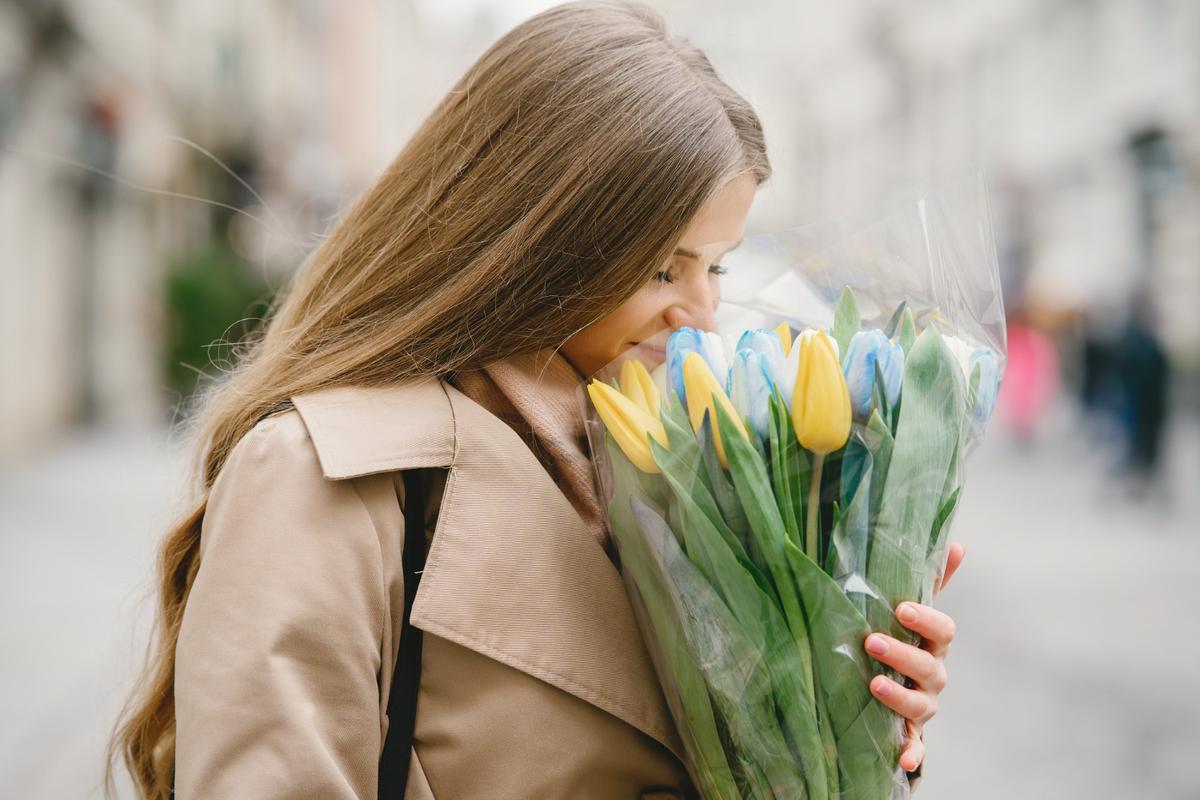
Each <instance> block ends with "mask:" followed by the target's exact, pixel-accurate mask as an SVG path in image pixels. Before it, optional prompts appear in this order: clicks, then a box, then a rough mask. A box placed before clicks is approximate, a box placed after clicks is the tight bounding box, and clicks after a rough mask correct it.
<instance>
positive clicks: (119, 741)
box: [107, 0, 770, 798]
mask: <svg viewBox="0 0 1200 800" xmlns="http://www.w3.org/2000/svg"><path fill="white" fill-rule="evenodd" d="M745 173H750V174H752V175H753V176H754V177H755V179H756V181H757V182H758V183H759V184H761V183H762V182H764V181H766V180H767V178H768V177H769V175H770V165H769V163H768V160H767V155H766V149H765V143H764V140H763V133H762V127H761V124H760V123H759V119H758V117H757V115H756V114H755V112H754V110H753V109H752V108H751V106H750V105H749V103H747V102H746V100H745V99H744V98H742V97H741V96H740V95H739V94H738V93H737V92H735V91H734V90H733V89H731V88H730V87H729V86H728V85H726V84H725V83H724V82H723V81H722V80H721V79H720V78H719V77H718V76H717V74H716V72H715V70H714V69H713V67H712V65H711V64H710V63H709V61H708V59H707V57H706V56H705V55H704V54H703V53H702V52H701V51H700V50H699V49H697V48H696V47H695V46H693V45H692V44H690V43H689V42H687V41H686V40H684V39H681V38H678V37H675V36H673V35H671V34H669V33H668V32H667V31H666V29H665V26H664V21H663V18H662V16H661V15H660V14H659V13H658V12H657V11H655V10H653V9H651V8H649V7H647V6H645V5H642V4H640V3H637V2H632V1H631V0H630V1H622V0H593V1H590V2H569V3H564V4H562V5H559V6H556V7H554V8H551V9H549V10H547V11H545V12H543V13H541V14H538V15H536V16H534V17H532V18H530V19H528V20H527V21H525V22H523V23H522V24H520V25H518V26H517V27H516V28H514V29H513V30H512V31H510V32H509V33H507V34H506V35H504V36H503V37H501V38H500V39H499V40H498V41H496V42H495V43H494V44H493V45H492V46H491V47H490V48H489V49H488V50H487V51H486V52H485V53H483V55H482V56H480V57H479V59H478V60H477V61H476V62H475V63H474V64H473V65H472V66H471V67H470V68H469V69H468V70H467V72H466V74H465V75H463V77H462V78H461V79H460V80H459V81H458V82H457V83H456V84H455V86H454V87H453V88H452V89H451V91H450V92H449V93H448V94H447V95H446V97H445V98H444V99H443V100H442V101H441V102H440V103H439V104H438V105H437V107H436V108H435V109H434V110H433V112H432V113H431V114H430V115H429V117H428V118H427V119H426V120H425V121H424V123H423V124H422V125H421V126H420V128H419V129H418V130H417V131H416V133H415V134H414V135H413V136H412V138H411V140H410V141H409V142H408V143H407V144H406V145H405V146H404V148H403V149H402V150H401V151H400V152H399V154H398V155H397V156H396V157H395V159H394V160H393V161H392V162H391V164H389V165H388V167H387V168H386V169H385V170H384V172H383V173H382V175H380V176H379V177H378V179H377V180H376V181H375V182H374V183H373V184H372V185H370V186H369V187H368V188H367V189H366V190H365V191H364V192H363V193H362V195H361V196H360V197H359V198H358V199H357V200H356V202H354V204H353V205H352V206H351V207H350V208H349V210H348V211H347V212H346V213H345V215H344V216H343V217H342V218H341V220H340V221H339V222H338V224H337V226H336V227H335V228H334V229H333V231H332V233H330V235H329V236H328V237H327V238H325V239H324V240H323V241H322V242H321V244H320V246H319V247H317V248H316V249H315V250H314V251H313V252H312V254H311V255H310V256H309V257H308V259H307V261H306V263H305V264H304V265H303V267H302V268H301V269H300V270H299V271H298V272H297V274H296V276H295V277H294V279H293V280H292V282H291V284H290V286H289V287H287V288H286V291H284V292H282V293H281V294H280V296H279V297H277V298H276V299H275V301H274V302H273V303H272V306H271V308H270V309H269V310H268V312H267V314H266V318H267V319H268V320H269V322H268V323H267V324H266V325H265V327H264V328H262V330H261V331H260V332H259V333H256V334H255V335H254V336H253V337H251V338H250V339H249V340H247V341H246V342H243V343H242V348H241V349H242V351H243V352H242V357H241V359H240V361H239V363H238V364H237V365H236V367H234V368H233V369H232V370H231V371H230V372H229V373H228V374H226V375H225V376H223V377H222V378H221V379H220V380H217V381H214V382H213V383H212V384H210V385H208V386H207V387H205V389H204V391H203V392H202V393H201V395H200V401H199V402H198V404H197V406H196V410H195V411H194V412H193V417H192V420H191V422H190V426H191V428H192V435H193V436H194V441H195V458H196V464H195V474H196V478H197V486H198V493H199V495H200V497H199V500H198V502H197V503H196V505H195V507H194V508H193V509H192V510H191V511H190V512H189V513H187V514H185V515H184V517H183V519H182V520H180V521H179V522H178V523H177V524H176V525H175V526H174V527H173V528H171V529H170V530H169V531H168V532H167V534H166V537H165V539H164V540H163V542H162V545H161V550H160V553H159V557H158V571H159V585H158V591H159V605H158V619H157V625H156V630H155V637H154V640H153V642H152V643H151V646H150V650H149V653H148V659H147V666H146V671H145V674H144V675H143V679H142V681H141V682H140V683H139V687H138V691H137V692H136V693H135V694H134V696H133V697H131V698H130V700H129V703H128V704H127V706H126V709H125V711H124V713H123V714H122V717H121V719H120V720H118V726H117V728H116V730H115V733H114V735H113V738H112V741H111V742H110V745H109V758H108V772H107V776H108V786H109V788H110V790H111V787H112V785H113V781H112V776H113V769H114V764H115V762H116V761H117V759H118V758H119V757H120V758H123V759H124V762H125V765H126V766H127V767H128V769H129V772H130V774H131V776H132V778H133V781H134V783H135V785H136V786H137V788H138V790H139V792H140V793H141V795H142V796H144V797H151V798H167V797H169V796H170V792H171V785H172V779H173V770H174V763H175V706H174V680H175V645H176V641H177V640H178V636H179V628H180V622H181V620H182V617H183V610H184V605H185V603H186V602H187V597H188V591H189V589H190V587H191V585H192V582H193V580H194V578H195V576H196V571H197V569H198V568H199V566H200V564H199V559H198V557H197V554H198V551H199V545H200V530H201V523H202V521H203V519H204V513H205V507H206V503H207V498H208V491H209V489H210V487H211V486H212V485H213V482H214V480H215V479H216V477H217V474H218V473H219V472H220V470H221V467H222V465H223V464H224V462H225V459H226V457H227V455H228V454H229V452H230V450H231V449H232V448H233V446H234V444H235V443H236V442H237V441H238V440H239V439H240V438H241V437H242V436H243V435H244V434H245V433H246V432H247V431H249V430H250V429H251V428H252V427H254V425H255V424H256V423H258V422H259V421H260V420H262V419H263V418H264V417H266V416H269V415H271V414H274V413H277V412H281V411H284V410H287V409H288V408H290V407H291V402H290V400H289V398H291V397H292V396H294V395H297V394H302V393H304V392H308V391H312V390H314V389H319V388H322V387H327V386H332V385H337V384H356V385H367V386H381V385H385V384H394V383H398V382H403V381H406V380H409V379H412V378H415V377H419V376H428V375H447V374H451V373H454V372H456V371H459V370H464V369H471V368H475V367H478V366H481V365H483V364H485V363H487V362H489V361H491V360H494V359H499V358H505V357H508V356H511V355H516V354H520V353H524V352H530V351H533V350H538V349H541V348H544V347H552V346H558V345H560V344H561V343H563V342H564V341H566V340H567V339H569V338H570V337H571V336H572V335H573V334H575V333H577V332H578V331H580V330H582V329H583V328H585V327H587V326H588V325H590V324H592V323H594V322H596V321H598V320H600V319H601V318H602V317H604V316H606V315H607V314H609V313H610V312H611V311H613V310H614V309H615V308H616V307H617V306H619V305H620V304H621V303H622V302H624V301H625V300H626V299H627V298H629V297H630V296H631V295H632V294H633V293H634V292H635V291H637V289H638V288H639V287H641V286H643V285H644V284H646V282H647V281H649V280H650V279H651V278H652V277H653V274H654V272H655V271H656V270H658V269H659V268H660V265H661V264H662V263H664V262H665V261H666V260H667V259H668V258H669V257H670V255H671V253H672V251H673V249H674V247H675V245H676V244H677V243H678V241H679V240H680V238H681V237H682V236H683V232H684V230H685V228H686V226H687V224H688V222H689V220H690V219H691V218H692V217H693V216H694V215H695V214H696V212H697V211H698V210H699V209H700V208H701V206H702V205H703V204H704V203H705V201H706V200H707V199H708V198H709V197H710V196H711V195H712V194H713V193H714V192H715V191H716V190H717V189H718V188H719V187H720V186H721V185H722V184H723V183H724V182H725V181H726V180H728V179H729V178H731V177H733V176H735V175H739V174H745Z"/></svg>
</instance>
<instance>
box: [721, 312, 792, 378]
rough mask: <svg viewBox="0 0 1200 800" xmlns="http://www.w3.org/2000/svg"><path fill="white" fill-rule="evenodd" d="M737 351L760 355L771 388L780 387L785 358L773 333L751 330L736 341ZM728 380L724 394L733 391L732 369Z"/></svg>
mask: <svg viewBox="0 0 1200 800" xmlns="http://www.w3.org/2000/svg"><path fill="white" fill-rule="evenodd" d="M737 350H739V351H740V350H751V351H753V352H755V353H761V354H762V355H763V356H764V358H763V367H764V368H765V369H766V370H767V377H768V378H770V380H771V386H773V387H774V386H781V384H780V381H781V379H782V377H783V362H784V360H785V356H784V354H783V344H781V343H780V341H779V337H778V336H776V335H775V332H774V331H768V330H764V329H763V328H751V329H750V330H748V331H746V332H745V333H743V334H742V335H741V337H740V338H739V339H738V343H737ZM729 379H730V385H729V386H727V387H725V391H726V392H730V391H732V390H733V370H732V369H730V371H729ZM780 391H782V389H780Z"/></svg>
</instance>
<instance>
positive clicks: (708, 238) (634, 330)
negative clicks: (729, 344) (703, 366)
mask: <svg viewBox="0 0 1200 800" xmlns="http://www.w3.org/2000/svg"><path fill="white" fill-rule="evenodd" d="M757 188H758V184H757V183H756V182H755V180H754V176H753V175H739V176H738V177H736V178H733V179H732V180H730V181H728V182H726V183H725V185H724V186H723V187H722V188H721V189H719V190H718V191H717V193H716V194H715V195H713V197H712V198H711V199H710V200H709V202H708V203H707V204H706V205H705V206H704V207H703V208H701V209H700V211H699V212H698V213H697V214H696V216H695V218H694V219H693V220H692V223H691V224H690V225H689V226H688V229H687V231H685V232H684V235H683V238H682V239H680V240H679V246H678V249H676V251H675V255H674V256H672V258H671V260H670V262H669V263H668V264H664V265H663V268H662V271H661V272H659V273H658V274H657V275H656V276H655V277H654V278H653V279H651V281H650V283H648V284H647V285H645V286H643V287H641V288H640V289H638V291H637V293H636V294H634V295H633V297H630V298H629V299H628V300H626V301H625V302H624V303H623V304H622V305H621V306H619V307H618V308H617V309H616V310H615V311H613V312H612V313H611V314H609V315H608V316H606V317H604V318H603V319H601V320H600V321H599V322H595V323H593V324H592V325H589V326H588V327H587V328H584V329H583V330H582V331H580V332H579V333H577V334H575V335H574V336H572V337H571V338H570V339H568V340H567V341H566V342H565V343H564V344H563V346H562V348H561V352H562V354H563V355H564V356H565V357H566V358H567V360H569V361H570V362H571V363H572V364H574V365H575V368H576V369H577V370H579V371H580V372H581V373H582V374H583V375H585V376H591V375H592V374H594V373H595V372H596V371H597V370H599V369H600V368H601V367H603V366H605V365H606V364H608V363H610V362H612V361H614V360H616V358H617V357H618V356H620V355H621V354H622V353H624V352H625V351H626V350H628V349H629V348H630V347H632V346H633V345H636V344H640V345H641V348H640V351H639V354H645V356H646V358H647V359H650V360H655V361H656V363H657V362H660V361H661V360H662V359H663V358H664V355H663V351H664V350H665V348H666V344H667V338H668V337H669V336H670V335H671V332H672V331H674V330H675V329H676V328H682V327H684V326H689V327H692V328H700V329H701V330H706V331H713V330H716V314H715V312H716V310H717V306H718V305H719V304H720V302H721V283H720V277H719V275H720V273H721V271H722V270H721V267H720V258H721V256H723V255H724V254H725V253H727V252H729V251H730V250H732V249H733V248H734V247H736V246H737V245H738V244H739V243H740V242H741V239H742V232H743V229H744V227H745V223H746V214H747V213H749V211H750V204H751V203H752V202H753V201H754V192H755V190H756V189H757ZM649 366H654V364H649Z"/></svg>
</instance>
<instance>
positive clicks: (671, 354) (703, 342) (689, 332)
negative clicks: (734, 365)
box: [667, 326, 729, 408]
mask: <svg viewBox="0 0 1200 800" xmlns="http://www.w3.org/2000/svg"><path fill="white" fill-rule="evenodd" d="M689 353H699V354H700V355H701V356H702V357H703V358H704V360H705V361H707V362H708V366H709V369H711V370H712V373H713V377H715V378H716V379H717V383H719V384H721V385H722V386H727V385H728V380H729V365H728V363H726V361H725V345H724V344H723V343H722V341H721V337H720V335H718V334H716V333H712V332H711V331H701V330H697V329H696V328H689V327H686V326H685V327H683V328H676V329H675V331H674V332H673V333H672V334H671V336H670V337H669V338H668V339H667V374H668V375H670V378H671V388H672V389H674V390H675V394H676V396H678V397H679V402H681V403H683V405H684V407H685V408H686V407H687V390H686V389H685V388H684V383H683V360H684V359H685V358H687V356H688V354H689Z"/></svg>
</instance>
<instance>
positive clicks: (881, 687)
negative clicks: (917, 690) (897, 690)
mask: <svg viewBox="0 0 1200 800" xmlns="http://www.w3.org/2000/svg"><path fill="white" fill-rule="evenodd" d="M891 692H892V687H891V685H890V684H889V683H888V682H887V681H886V680H884V681H880V682H879V683H877V684H875V694H877V695H879V696H880V697H887V696H888V695H889V694H891Z"/></svg>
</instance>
